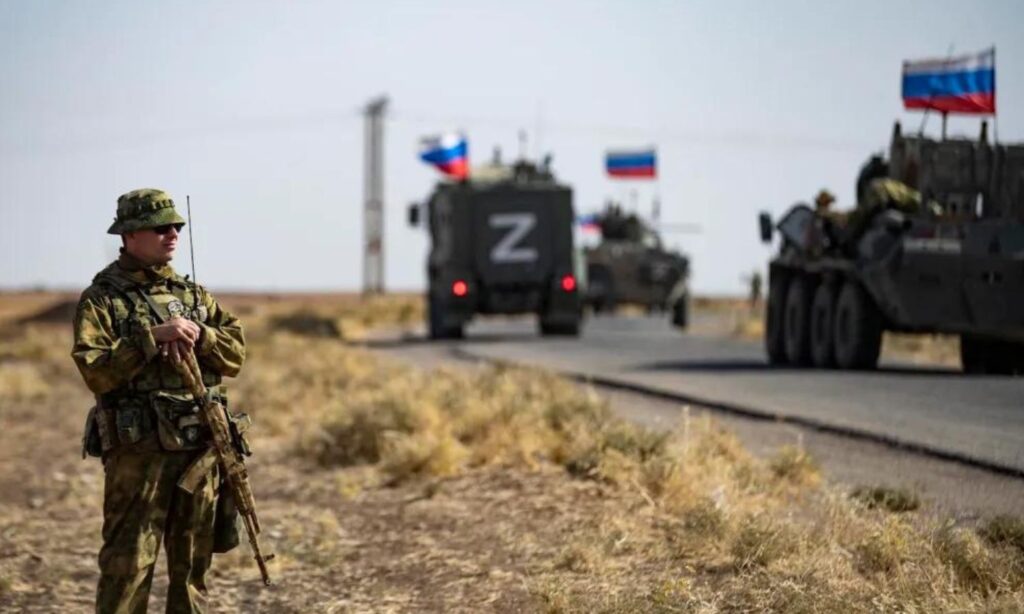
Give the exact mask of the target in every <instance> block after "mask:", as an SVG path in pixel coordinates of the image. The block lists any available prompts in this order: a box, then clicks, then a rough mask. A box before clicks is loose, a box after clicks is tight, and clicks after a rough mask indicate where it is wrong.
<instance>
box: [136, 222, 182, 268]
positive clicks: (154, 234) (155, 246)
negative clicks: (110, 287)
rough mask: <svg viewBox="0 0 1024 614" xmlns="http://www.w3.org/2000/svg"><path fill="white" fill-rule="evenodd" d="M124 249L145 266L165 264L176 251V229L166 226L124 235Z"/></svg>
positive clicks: (173, 226)
mask: <svg viewBox="0 0 1024 614" xmlns="http://www.w3.org/2000/svg"><path fill="white" fill-rule="evenodd" d="M124 247H125V250H126V251H127V252H128V253H129V254H131V255H132V256H135V257H136V258H138V259H139V260H140V261H142V262H144V263H146V264H150V265H153V264H167V263H168V262H170V261H171V258H173V257H174V250H176V249H178V228H177V227H176V226H175V225H172V224H168V225H167V226H161V227H160V228H147V229H145V230H136V231H135V232H129V233H126V234H125V235H124Z"/></svg>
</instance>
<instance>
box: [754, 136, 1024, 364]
mask: <svg viewBox="0 0 1024 614" xmlns="http://www.w3.org/2000/svg"><path fill="white" fill-rule="evenodd" d="M1022 178H1024V145H995V146H993V145H990V144H989V143H988V142H987V139H986V136H985V131H984V128H983V130H982V138H981V139H979V140H978V141H970V140H967V139H950V140H942V141H935V140H931V139H927V138H924V137H920V136H913V137H905V136H903V135H902V134H901V132H900V129H899V125H898V124H897V125H896V128H895V130H894V132H893V139H892V143H891V146H890V155H889V161H888V162H886V161H885V160H883V159H882V158H881V157H878V156H875V157H873V158H871V159H870V160H869V161H868V162H867V164H865V165H864V167H863V168H862V169H861V173H860V175H859V176H858V179H857V194H858V199H857V202H858V205H857V207H856V208H855V209H853V210H852V211H850V212H848V213H845V214H844V213H837V212H828V213H827V214H825V212H822V213H821V214H816V213H815V212H814V211H812V210H811V209H810V208H809V207H807V206H806V205H797V206H795V207H793V208H792V209H791V210H790V211H789V212H788V213H787V214H786V215H785V216H784V217H783V218H782V220H781V221H780V222H779V224H778V225H777V228H778V230H779V231H780V234H781V235H782V246H781V249H780V251H779V255H778V256H777V257H776V258H774V259H773V260H772V262H771V264H770V269H769V292H768V310H767V316H766V326H765V343H766V348H767V350H768V357H769V360H770V361H771V362H772V363H773V364H785V363H788V364H793V365H808V364H813V365H815V366H819V367H831V366H839V367H841V368H873V367H874V366H875V365H876V364H877V361H878V355H879V349H880V347H881V337H882V332H883V331H884V330H893V331H903V332H918V333H951V334H959V335H960V340H961V358H962V362H963V365H964V369H965V370H966V371H969V372H990V373H1015V372H1022V371H1024V272H1022V271H1021V270H1020V266H1019V263H1020V261H1021V260H1022V259H1024V224H1022V219H1024V211H1022V210H1021V209H1022V207H1024V201H1022V196H1024V194H1021V193H1020V192H1021V190H1022V187H1024V181H1022ZM940 203H941V206H940ZM761 230H762V239H764V240H766V241H770V239H771V233H772V230H773V227H772V224H771V220H770V218H768V217H767V214H762V219H761Z"/></svg>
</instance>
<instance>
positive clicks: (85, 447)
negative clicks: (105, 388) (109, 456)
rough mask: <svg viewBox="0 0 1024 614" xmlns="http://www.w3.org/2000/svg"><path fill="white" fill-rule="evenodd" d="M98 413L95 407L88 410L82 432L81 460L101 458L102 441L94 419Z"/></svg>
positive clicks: (96, 421)
mask: <svg viewBox="0 0 1024 614" xmlns="http://www.w3.org/2000/svg"><path fill="white" fill-rule="evenodd" d="M98 411H101V410H99V409H97V407H96V406H95V405H93V406H92V407H91V408H90V409H89V415H88V417H86V419H85V429H84V431H83V432H82V458H83V459H84V458H86V457H88V456H92V457H94V458H99V457H101V456H103V452H104V450H103V440H102V439H100V425H99V420H98V419H97V418H96V414H97V412H98Z"/></svg>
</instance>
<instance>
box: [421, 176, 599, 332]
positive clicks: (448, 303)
mask: <svg viewBox="0 0 1024 614" xmlns="http://www.w3.org/2000/svg"><path fill="white" fill-rule="evenodd" d="M421 212H422V213H423V215H424V217H425V218H426V227H427V230H428V231H429V233H430V254H429V256H428V258H427V311H428V327H429V331H430V336H431V338H434V339H440V338H450V337H461V336H462V335H463V330H464V326H465V324H466V323H467V322H469V321H470V320H471V319H472V318H473V316H474V315H475V314H478V313H480V314H523V313H535V314H537V318H538V322H539V328H540V331H541V333H542V334H545V335H578V334H579V331H580V324H581V319H582V308H581V280H580V279H579V276H578V272H577V270H576V262H575V251H574V249H573V234H572V224H573V219H574V213H573V207H572V189H571V188H569V187H568V186H566V185H564V184H561V183H559V182H558V181H557V180H556V179H555V177H554V175H553V174H552V173H551V170H550V168H549V164H548V163H547V161H546V162H545V163H544V164H542V165H535V164H532V163H530V162H526V161H519V162H517V163H515V164H514V165H511V166H506V165H501V164H500V163H495V164H491V165H488V166H485V167H482V168H479V169H475V170H474V172H473V173H472V175H471V176H470V178H469V179H468V180H465V181H447V180H445V181H439V182H438V183H437V185H436V186H435V187H434V190H433V192H432V193H431V195H430V197H429V198H428V199H427V201H426V203H425V204H424V205H422V206H419V205H412V206H411V207H410V209H409V222H410V223H411V224H412V225H416V224H418V223H419V218H420V214H421Z"/></svg>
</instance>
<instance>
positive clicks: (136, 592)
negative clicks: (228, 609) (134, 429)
mask: <svg viewBox="0 0 1024 614" xmlns="http://www.w3.org/2000/svg"><path fill="white" fill-rule="evenodd" d="M150 444H152V445H150ZM198 455H199V452H165V451H163V450H161V449H160V448H159V444H157V443H156V441H152V442H150V441H147V440H144V441H142V442H139V444H136V445H134V446H127V447H124V448H120V449H115V450H113V451H111V452H110V453H109V454H108V455H107V456H106V458H105V459H104V462H103V468H104V472H105V474H106V477H105V486H104V501H103V547H102V549H101V550H100V555H99V563H100V581H99V586H98V588H97V591H96V612H97V613H98V614H108V613H109V614H136V613H144V612H146V607H147V605H148V602H149V590H150V586H151V584H152V581H153V568H154V565H155V564H156V560H157V555H158V554H159V552H160V542H161V541H163V543H164V547H165V548H166V552H167V568H168V576H169V583H168V588H167V612H169V613H170V612H174V613H178V612H188V613H191V612H204V611H205V610H206V601H207V588H206V574H207V572H208V571H209V569H210V563H211V562H212V559H213V526H214V508H215V507H216V501H217V482H218V479H217V474H216V471H217V469H216V468H214V470H213V473H212V474H211V476H210V477H209V478H208V479H207V480H206V481H205V482H204V484H203V485H202V486H201V487H200V488H198V489H196V492H195V493H194V494H191V495H190V494H189V493H187V492H186V491H184V490H182V489H181V488H179V487H178V485H177V482H178V479H179V478H180V477H181V475H182V474H183V473H184V471H185V469H186V468H187V467H188V466H189V464H190V463H191V462H192V461H193V460H194V459H195V458H196V457H197V456H198Z"/></svg>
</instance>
